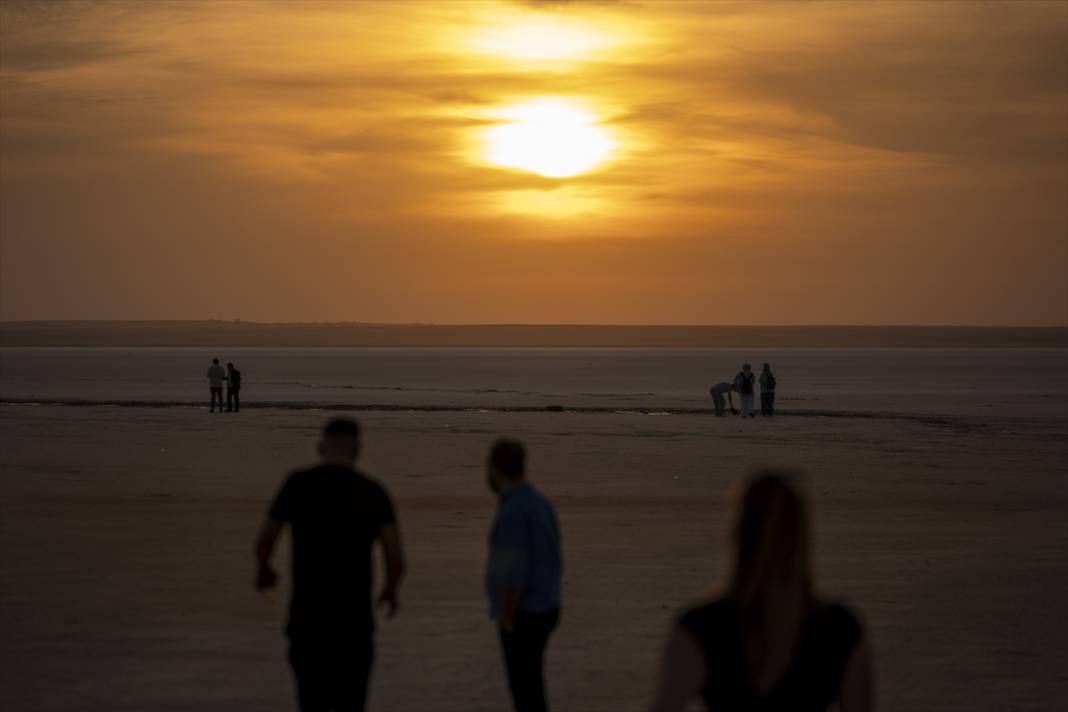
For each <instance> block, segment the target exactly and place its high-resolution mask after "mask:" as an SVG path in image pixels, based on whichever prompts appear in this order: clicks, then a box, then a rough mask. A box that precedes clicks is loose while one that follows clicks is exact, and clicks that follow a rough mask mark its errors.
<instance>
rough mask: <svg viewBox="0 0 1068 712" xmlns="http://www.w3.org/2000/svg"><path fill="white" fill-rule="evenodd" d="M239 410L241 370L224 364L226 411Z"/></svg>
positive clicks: (229, 364) (230, 364)
mask: <svg viewBox="0 0 1068 712" xmlns="http://www.w3.org/2000/svg"><path fill="white" fill-rule="evenodd" d="M239 410H241V372H240V371H238V370H237V369H236V368H234V364H232V363H228V364H226V412H227V413H229V412H231V411H233V412H237V411H239Z"/></svg>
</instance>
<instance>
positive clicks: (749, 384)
mask: <svg viewBox="0 0 1068 712" xmlns="http://www.w3.org/2000/svg"><path fill="white" fill-rule="evenodd" d="M755 382H756V375H755V374H754V373H753V369H752V367H751V366H750V365H749V364H747V363H743V364H742V370H741V371H739V372H738V375H737V376H735V377H734V390H735V391H736V392H737V393H738V400H739V401H741V406H742V417H743V418H745V417H746V416H749V417H751V418H755V417H756V414H755V413H754V412H753V393H754V392H755V391H754V388H753V385H754V383H755Z"/></svg>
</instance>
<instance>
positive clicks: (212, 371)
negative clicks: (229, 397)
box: [208, 358, 226, 413]
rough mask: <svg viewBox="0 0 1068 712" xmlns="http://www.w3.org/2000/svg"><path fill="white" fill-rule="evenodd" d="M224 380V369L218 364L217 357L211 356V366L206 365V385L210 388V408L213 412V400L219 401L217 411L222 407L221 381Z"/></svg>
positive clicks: (220, 410)
mask: <svg viewBox="0 0 1068 712" xmlns="http://www.w3.org/2000/svg"><path fill="white" fill-rule="evenodd" d="M224 381H226V371H224V370H223V367H222V366H220V365H219V359H217V358H213V359H212V360H211V366H208V387H209V389H210V390H211V410H210V411H209V412H211V413H214V412H215V401H216V399H217V400H218V401H219V412H220V413H221V412H222V409H223V394H222V391H223V382H224Z"/></svg>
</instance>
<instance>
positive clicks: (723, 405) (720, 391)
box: [708, 381, 738, 418]
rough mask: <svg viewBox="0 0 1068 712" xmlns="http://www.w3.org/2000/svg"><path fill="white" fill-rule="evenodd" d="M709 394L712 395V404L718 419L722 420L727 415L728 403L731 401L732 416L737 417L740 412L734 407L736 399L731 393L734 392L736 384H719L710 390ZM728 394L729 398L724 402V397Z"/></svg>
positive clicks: (724, 382)
mask: <svg viewBox="0 0 1068 712" xmlns="http://www.w3.org/2000/svg"><path fill="white" fill-rule="evenodd" d="M708 392H709V393H711V394H712V404H713V405H714V406H715V408H716V417H717V418H721V417H723V415H724V414H725V413H726V410H727V401H730V406H731V415H737V414H738V411H737V410H736V409H735V407H734V398H733V397H732V396H731V393H733V392H734V384H732V383H727V382H726V381H723V382H722V383H717V384H716V385H714V386H712V387H711V388H709V389H708ZM724 394H726V395H727V398H726V400H724V398H723V395H724Z"/></svg>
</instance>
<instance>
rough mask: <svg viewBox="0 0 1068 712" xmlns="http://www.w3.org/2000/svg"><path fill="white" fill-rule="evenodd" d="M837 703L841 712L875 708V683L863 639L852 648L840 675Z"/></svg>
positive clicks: (865, 710) (869, 710) (869, 711)
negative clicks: (840, 683)
mask: <svg viewBox="0 0 1068 712" xmlns="http://www.w3.org/2000/svg"><path fill="white" fill-rule="evenodd" d="M838 694H839V698H838V699H839V704H840V705H841V710H842V712H871V710H873V709H875V704H874V701H873V700H874V697H875V684H874V676H873V675H872V669H871V656H870V655H869V654H868V646H867V644H866V643H865V642H864V640H863V639H861V640H860V642H858V643H857V644H856V646H855V647H854V648H853V652H852V653H850V655H849V660H848V661H847V662H846V669H845V673H844V674H843V675H842V689H841V691H840V692H839V693H838Z"/></svg>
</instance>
